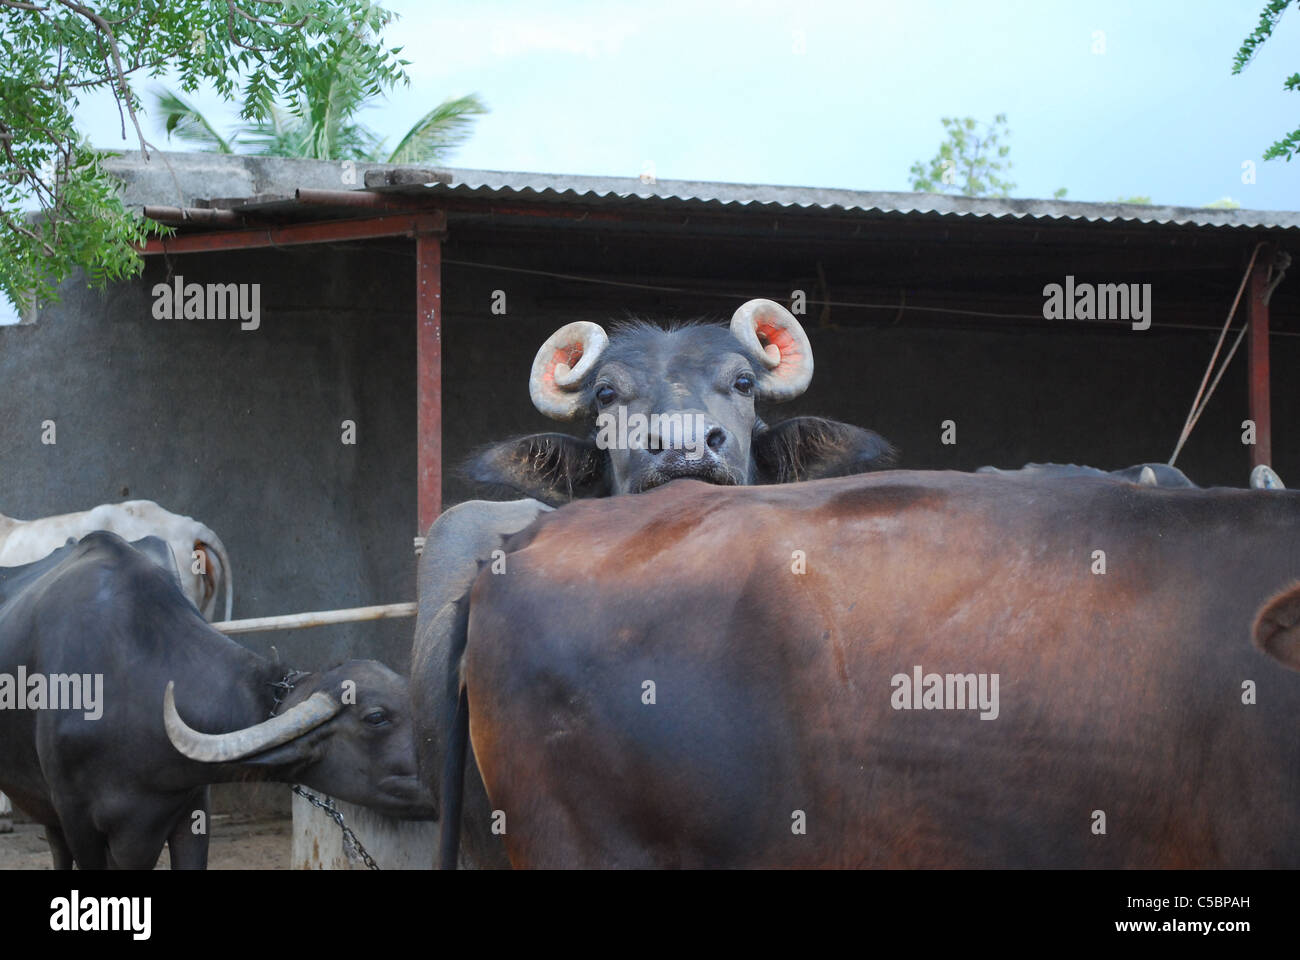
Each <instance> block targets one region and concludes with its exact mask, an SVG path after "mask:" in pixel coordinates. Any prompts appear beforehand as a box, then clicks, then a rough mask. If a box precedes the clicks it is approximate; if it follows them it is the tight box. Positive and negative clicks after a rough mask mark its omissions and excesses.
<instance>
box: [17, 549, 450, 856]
mask: <svg viewBox="0 0 1300 960" xmlns="http://www.w3.org/2000/svg"><path fill="white" fill-rule="evenodd" d="M142 546H144V547H146V548H149V552H145V551H142V550H137V549H135V548H133V547H132V546H131V545H130V544H127V543H126V542H125V541H124V540H122V539H121V538H120V537H118V536H116V535H115V534H112V533H107V532H96V533H91V534H89V535H87V536H85V537H83V538H82V539H81V541H80V542H78V543H75V544H72V545H69V546H65V547H63V548H61V549H59V550H56V551H55V552H54V553H52V554H51V555H50V556H48V557H46V558H45V559H43V560H40V561H37V562H35V563H31V564H27V565H26V566H21V567H12V568H4V569H3V570H0V788H3V789H4V791H5V792H6V793H8V794H9V795H10V796H11V797H12V798H13V799H14V802H15V803H16V804H17V805H18V806H20V807H22V808H23V809H24V810H26V811H27V812H28V813H29V814H31V816H32V817H33V818H34V819H35V820H37V821H38V822H39V823H42V824H44V825H45V828H46V836H47V837H48V839H49V842H50V849H51V852H52V854H53V857H54V864H55V866H56V867H58V868H70V867H71V866H72V865H73V864H74V863H75V864H77V865H78V866H79V867H81V868H83V869H90V868H102V867H118V868H150V867H153V866H154V864H155V863H156V862H157V860H158V856H159V855H160V853H161V852H162V847H163V844H164V842H165V843H167V844H168V846H169V847H170V852H171V862H172V866H173V867H177V868H200V869H201V868H203V867H204V866H206V864H207V850H208V835H207V825H206V820H207V807H208V800H207V794H208V785H209V784H212V783H220V782H227V781H242V780H272V781H283V782H294V783H305V784H307V785H309V786H312V787H315V788H317V789H320V790H324V791H327V792H329V793H330V794H333V795H334V796H338V797H342V798H343V799H346V800H350V801H352V802H354V803H358V804H362V805H365V806H369V807H373V808H374V809H376V810H380V811H382V812H384V813H387V814H390V815H392V816H395V817H401V818H408V819H426V818H431V817H433V816H434V815H435V814H436V810H435V808H434V806H433V805H432V803H431V802H429V795H428V793H427V792H426V791H424V790H423V789H422V788H421V787H420V784H419V780H418V778H417V777H416V758H415V750H414V743H413V740H412V732H411V722H410V696H409V691H408V688H407V684H406V681H405V680H403V679H402V678H401V677H399V676H398V675H397V674H395V673H394V672H393V671H391V670H389V669H388V668H387V667H385V666H383V665H382V664H379V663H377V662H374V661H369V660H354V661H351V662H349V663H345V664H343V665H341V666H338V667H335V668H333V669H331V670H327V671H324V672H321V673H299V672H293V671H286V669H285V668H284V667H283V666H281V665H279V664H276V663H273V662H271V661H270V660H268V659H266V658H265V657H262V656H259V655H258V654H256V653H254V652H252V651H251V650H248V649H247V648H245V647H242V646H240V645H239V644H237V643H235V642H234V641H232V640H230V639H229V638H228V637H226V636H225V635H223V634H221V633H218V632H217V631H216V630H213V629H212V627H211V626H209V625H208V624H207V623H206V622H205V621H204V620H203V618H202V617H201V616H200V615H199V612H198V610H196V609H195V607H194V605H193V604H192V603H190V601H189V600H187V599H186V598H185V596H184V594H182V593H181V590H180V587H179V585H178V583H177V579H176V575H175V571H174V570H169V569H168V568H167V566H168V565H167V563H166V558H167V557H168V554H169V553H170V551H169V550H168V548H167V545H166V544H165V543H163V542H162V541H158V540H154V541H153V542H152V543H150V542H149V540H148V539H146V540H145V542H144V544H142ZM38 691H39V692H38ZM199 814H201V816H199Z"/></svg>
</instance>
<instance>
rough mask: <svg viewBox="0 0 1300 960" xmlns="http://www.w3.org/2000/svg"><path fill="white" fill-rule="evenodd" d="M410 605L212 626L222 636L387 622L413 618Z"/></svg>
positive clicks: (258, 619)
mask: <svg viewBox="0 0 1300 960" xmlns="http://www.w3.org/2000/svg"><path fill="white" fill-rule="evenodd" d="M416 610H417V605H416V604H414V603H384V604H380V605H379V606H375V607H348V608H347V609H345V610H316V611H314V612H312V613H286V614H285V615H283V616H280V617H253V618H252V619H249V620H222V621H220V622H218V623H214V624H212V626H213V627H214V628H215V629H217V630H220V631H221V632H222V633H257V632H258V631H260V630H301V629H302V628H303V627H323V626H325V625H326V624H330V623H355V622H357V621H359V620H387V619H389V618H390V617H413V616H415V613H416Z"/></svg>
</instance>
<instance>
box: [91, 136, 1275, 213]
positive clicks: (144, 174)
mask: <svg viewBox="0 0 1300 960" xmlns="http://www.w3.org/2000/svg"><path fill="white" fill-rule="evenodd" d="M159 160H161V161H162V162H159ZM106 166H107V167H108V169H110V170H111V171H112V172H113V173H114V174H115V175H116V176H118V177H119V178H120V179H121V180H122V181H123V185H124V199H125V200H126V202H127V203H128V204H139V205H159V204H161V205H166V204H176V205H179V206H187V205H190V204H192V203H193V202H194V201H195V200H197V199H202V198H211V197H227V198H230V197H248V198H249V199H250V200H253V198H265V197H267V196H268V195H269V196H286V197H292V196H293V193H294V190H295V189H297V188H299V187H311V188H317V189H334V190H341V189H359V188H360V184H361V183H362V182H363V176H364V174H365V173H367V172H372V171H380V170H391V169H394V165H392V164H355V165H351V166H352V167H353V169H351V170H349V171H347V172H348V174H349V175H348V176H344V175H342V173H343V171H344V170H345V168H347V167H348V166H349V165H345V164H340V163H339V162H335V161H324V160H297V159H288V158H276V157H250V156H239V155H220V154H186V153H166V154H161V155H157V154H156V155H155V159H154V161H152V162H149V163H146V162H145V161H143V160H142V159H141V158H140V157H139V155H138V154H128V155H122V156H118V157H114V158H112V159H111V160H109V161H108V162H107V164H106ZM402 169H407V170H410V169H418V167H416V166H407V167H404V168H402ZM442 172H445V173H447V174H450V176H451V181H452V182H451V183H450V184H442V183H434V184H427V185H405V186H391V187H378V188H374V189H375V192H379V193H386V194H396V195H420V196H424V197H429V196H434V195H438V194H443V195H447V196H451V197H457V198H466V199H469V198H484V199H496V200H521V201H529V202H546V203H556V204H581V205H588V206H598V205H619V206H622V207H625V208H626V207H631V208H633V209H635V208H636V207H637V206H640V205H642V204H645V205H648V206H650V207H661V208H662V207H667V208H694V209H719V210H724V211H732V210H735V211H746V210H750V209H752V210H755V211H773V212H775V211H780V212H781V213H782V214H783V215H789V214H808V215H812V216H815V215H816V214H818V213H822V212H829V213H833V214H838V215H844V214H848V215H858V214H866V215H892V216H900V217H920V218H949V217H953V218H972V219H981V220H983V219H987V220H1021V221H1030V222H1032V221H1041V222H1078V223H1125V224H1130V225H1132V224H1146V225H1151V226H1157V227H1159V226H1180V227H1192V228H1229V229H1253V230H1297V229H1300V212H1296V211H1270V210H1218V209H1208V208H1204V207H1170V206H1154V205H1151V206H1147V205H1139V204H1123V203H1084V202H1078V201H1070V200H1032V199H1015V198H1010V199H974V198H968V197H953V196H946V195H942V194H932V193H891V192H880V191H866V190H837V189H828V188H823V187H793V186H778V185H769V184H743V183H711V182H704V181H694V180H659V181H657V182H646V181H643V180H641V179H639V178H637V177H588V176H571V175H562V174H546V173H510V172H502V171H495V170H468V169H458V168H450V169H447V170H445V171H442ZM290 203H291V201H290ZM264 204H265V201H263V203H258V202H256V201H254V202H253V203H251V204H248V205H247V206H246V207H245V209H249V210H251V209H254V208H255V207H262V206H263V205H264ZM265 206H266V207H268V208H269V209H268V210H267V211H266V212H268V213H269V212H272V211H273V210H275V202H274V201H273V202H271V203H269V204H265ZM287 206H288V204H286V207H287Z"/></svg>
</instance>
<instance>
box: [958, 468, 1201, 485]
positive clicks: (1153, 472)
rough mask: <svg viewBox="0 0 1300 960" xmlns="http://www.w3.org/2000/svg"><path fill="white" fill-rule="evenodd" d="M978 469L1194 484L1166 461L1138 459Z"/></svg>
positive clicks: (1034, 475)
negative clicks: (1112, 464) (1106, 465)
mask: <svg viewBox="0 0 1300 960" xmlns="http://www.w3.org/2000/svg"><path fill="white" fill-rule="evenodd" d="M975 472H976V473H992V474H996V475H998V476H1001V477H1019V478H1028V479H1031V480H1032V479H1039V478H1060V477H1113V478H1115V479H1116V480H1127V481H1128V482H1130V483H1141V484H1143V485H1145V486H1148V487H1194V486H1196V484H1194V483H1192V481H1191V480H1189V479H1188V478H1187V474H1185V473H1183V471H1181V470H1179V469H1178V468H1177V467H1171V466H1169V464H1167V463H1138V464H1134V465H1133V466H1131V467H1122V468H1120V469H1119V470H1099V469H1097V468H1096V467H1082V466H1079V465H1078V464H1077V463H1027V464H1025V465H1024V466H1023V467H1020V468H1019V469H1017V470H1000V469H998V468H997V467H980V468H979V469H978V470H976V471H975Z"/></svg>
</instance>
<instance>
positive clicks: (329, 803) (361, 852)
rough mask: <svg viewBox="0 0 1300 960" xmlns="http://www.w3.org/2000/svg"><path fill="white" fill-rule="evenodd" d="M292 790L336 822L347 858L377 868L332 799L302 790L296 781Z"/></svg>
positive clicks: (372, 858) (377, 865) (370, 867)
mask: <svg viewBox="0 0 1300 960" xmlns="http://www.w3.org/2000/svg"><path fill="white" fill-rule="evenodd" d="M293 792H294V793H296V794H297V795H298V796H300V797H302V798H303V799H304V800H306V801H307V802H308V803H310V804H312V805H314V806H317V807H320V808H321V809H322V810H324V811H325V812H326V813H327V814H329V816H330V819H331V820H333V821H334V822H335V823H336V824H338V828H339V829H340V830H341V831H343V848H344V849H343V852H344V853H346V854H347V855H348V857H349V858H352V859H360V860H361V862H362V863H364V864H365V865H366V867H367V868H368V869H370V870H378V869H379V864H377V863H375V858H374V857H372V856H371V855H370V854H369V853H367V852H366V848H365V847H363V846H362V845H361V841H360V840H359V839H358V838H357V835H356V834H355V833H353V832H352V828H351V827H349V826H348V825H347V824H346V823H344V822H343V814H341V813H339V811H338V810H336V809H335V808H334V801H333V800H332V799H328V800H322V799H321V798H320V797H318V796H316V795H315V794H314V793H309V792H308V791H306V790H304V789H303V788H302V786H301V785H300V784H296V783H295V784H294V785H293ZM353 853H355V854H356V857H353Z"/></svg>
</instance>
